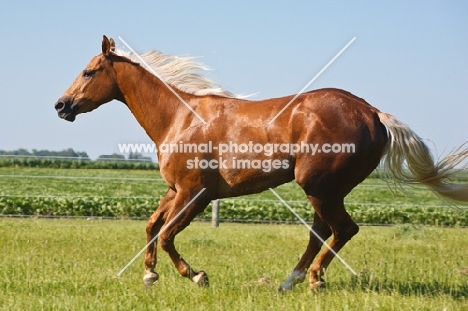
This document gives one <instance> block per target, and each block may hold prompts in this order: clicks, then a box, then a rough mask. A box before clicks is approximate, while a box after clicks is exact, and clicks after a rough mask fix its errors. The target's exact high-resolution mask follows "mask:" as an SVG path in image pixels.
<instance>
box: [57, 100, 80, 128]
mask: <svg viewBox="0 0 468 311" xmlns="http://www.w3.org/2000/svg"><path fill="white" fill-rule="evenodd" d="M55 110H56V111H57V114H58V116H59V118H61V119H64V120H67V121H70V122H73V121H75V118H76V113H75V112H74V111H73V110H74V109H73V99H72V98H67V97H61V98H59V100H58V101H57V102H56V103H55Z"/></svg>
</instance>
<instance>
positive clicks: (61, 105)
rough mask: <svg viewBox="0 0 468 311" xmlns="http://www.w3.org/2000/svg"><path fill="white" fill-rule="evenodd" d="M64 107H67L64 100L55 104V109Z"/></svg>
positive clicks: (58, 109) (60, 109) (58, 110)
mask: <svg viewBox="0 0 468 311" xmlns="http://www.w3.org/2000/svg"><path fill="white" fill-rule="evenodd" d="M64 108H65V103H64V102H57V103H56V104H55V110H57V112H60V111H62V110H63V109H64Z"/></svg>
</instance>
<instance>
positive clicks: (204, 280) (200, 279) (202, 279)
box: [192, 271, 209, 287]
mask: <svg viewBox="0 0 468 311" xmlns="http://www.w3.org/2000/svg"><path fill="white" fill-rule="evenodd" d="M192 281H193V282H194V283H195V284H197V285H198V286H200V287H208V286H209V282H208V275H207V274H206V273H205V271H200V272H198V274H197V275H195V276H194V277H193V278H192Z"/></svg>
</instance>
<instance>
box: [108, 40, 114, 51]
mask: <svg viewBox="0 0 468 311" xmlns="http://www.w3.org/2000/svg"><path fill="white" fill-rule="evenodd" d="M109 42H110V50H111V52H115V41H114V39H112V38H110V39H109Z"/></svg>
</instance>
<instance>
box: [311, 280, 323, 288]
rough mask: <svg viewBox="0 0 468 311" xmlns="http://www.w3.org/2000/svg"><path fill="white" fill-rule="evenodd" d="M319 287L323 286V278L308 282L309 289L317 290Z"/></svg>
mask: <svg viewBox="0 0 468 311" xmlns="http://www.w3.org/2000/svg"><path fill="white" fill-rule="evenodd" d="M321 288H325V281H324V280H323V279H320V281H316V282H314V283H310V289H311V290H318V289H321Z"/></svg>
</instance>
